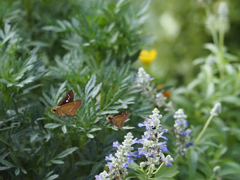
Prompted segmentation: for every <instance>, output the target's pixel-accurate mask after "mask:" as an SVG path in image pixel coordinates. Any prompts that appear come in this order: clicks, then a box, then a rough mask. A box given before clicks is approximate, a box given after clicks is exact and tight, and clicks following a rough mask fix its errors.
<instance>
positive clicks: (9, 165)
mask: <svg viewBox="0 0 240 180" xmlns="http://www.w3.org/2000/svg"><path fill="white" fill-rule="evenodd" d="M0 162H1V163H2V164H4V165H5V166H8V167H16V165H14V164H12V163H10V162H9V161H7V160H3V159H1V160H0Z"/></svg>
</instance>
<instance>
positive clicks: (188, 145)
mask: <svg viewBox="0 0 240 180" xmlns="http://www.w3.org/2000/svg"><path fill="white" fill-rule="evenodd" d="M193 145H194V143H193V142H190V143H188V144H187V145H186V147H187V148H188V147H190V146H193Z"/></svg>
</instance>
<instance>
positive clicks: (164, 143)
mask: <svg viewBox="0 0 240 180" xmlns="http://www.w3.org/2000/svg"><path fill="white" fill-rule="evenodd" d="M160 149H161V150H163V151H168V149H167V141H165V142H163V143H162V144H161V145H160Z"/></svg>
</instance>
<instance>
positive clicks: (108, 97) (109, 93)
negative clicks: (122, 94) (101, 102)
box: [106, 87, 112, 104]
mask: <svg viewBox="0 0 240 180" xmlns="http://www.w3.org/2000/svg"><path fill="white" fill-rule="evenodd" d="M111 96H112V87H110V89H109V90H108V93H107V98H106V104H107V103H108V101H109V99H110V97H111Z"/></svg>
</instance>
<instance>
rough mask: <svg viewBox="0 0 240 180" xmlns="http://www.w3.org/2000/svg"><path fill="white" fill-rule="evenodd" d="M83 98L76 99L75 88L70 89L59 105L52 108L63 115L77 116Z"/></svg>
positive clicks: (54, 111)
mask: <svg viewBox="0 0 240 180" xmlns="http://www.w3.org/2000/svg"><path fill="white" fill-rule="evenodd" d="M81 103H82V100H76V101H74V94H73V90H70V91H69V92H68V93H67V95H66V96H65V97H64V98H63V100H62V101H61V102H60V103H59V104H58V106H57V107H54V108H52V109H51V111H52V112H53V113H55V114H56V115H59V116H61V117H63V116H69V117H75V114H76V112H77V110H78V108H79V107H80V106H81Z"/></svg>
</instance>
